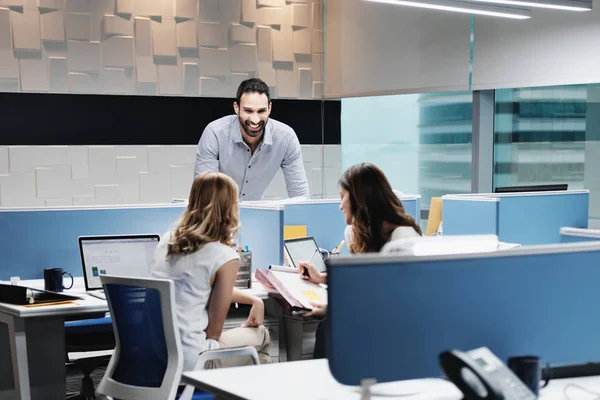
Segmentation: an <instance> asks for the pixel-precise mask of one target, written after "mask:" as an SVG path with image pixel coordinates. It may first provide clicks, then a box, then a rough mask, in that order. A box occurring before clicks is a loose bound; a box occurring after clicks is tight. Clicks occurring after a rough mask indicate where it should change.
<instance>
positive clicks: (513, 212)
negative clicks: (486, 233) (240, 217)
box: [498, 190, 590, 245]
mask: <svg viewBox="0 0 600 400" xmlns="http://www.w3.org/2000/svg"><path fill="white" fill-rule="evenodd" d="M589 199H590V194H589V191H587V190H585V191H584V190H580V191H575V190H574V191H567V192H551V193H547V194H543V193H535V194H534V193H528V194H518V195H517V194H504V195H503V196H502V197H500V208H499V209H498V214H499V218H498V222H499V226H498V237H499V238H500V240H501V241H503V242H510V243H521V244H528V245H529V244H549V243H560V242H561V237H560V228H562V227H564V226H571V227H574V228H587V226H588V208H589Z"/></svg>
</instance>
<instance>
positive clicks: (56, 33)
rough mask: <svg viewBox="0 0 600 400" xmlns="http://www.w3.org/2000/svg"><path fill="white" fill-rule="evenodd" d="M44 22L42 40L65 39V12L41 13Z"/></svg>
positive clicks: (58, 40) (41, 20)
mask: <svg viewBox="0 0 600 400" xmlns="http://www.w3.org/2000/svg"><path fill="white" fill-rule="evenodd" d="M40 22H41V24H42V40H47V41H51V42H64V41H65V13H64V11H53V12H48V13H44V14H41V15H40Z"/></svg>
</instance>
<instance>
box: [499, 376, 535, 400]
mask: <svg viewBox="0 0 600 400" xmlns="http://www.w3.org/2000/svg"><path fill="white" fill-rule="evenodd" d="M492 376H493V377H494V379H496V380H497V381H498V383H500V385H501V386H502V388H503V390H504V398H505V399H507V400H508V399H510V400H513V399H514V400H535V399H536V397H535V395H534V394H533V392H531V390H529V388H528V387H527V386H525V384H524V383H523V382H521V381H520V380H519V379H518V378H517V377H515V375H514V374H512V372H510V370H507V369H504V368H501V369H499V370H496V371H494V372H492Z"/></svg>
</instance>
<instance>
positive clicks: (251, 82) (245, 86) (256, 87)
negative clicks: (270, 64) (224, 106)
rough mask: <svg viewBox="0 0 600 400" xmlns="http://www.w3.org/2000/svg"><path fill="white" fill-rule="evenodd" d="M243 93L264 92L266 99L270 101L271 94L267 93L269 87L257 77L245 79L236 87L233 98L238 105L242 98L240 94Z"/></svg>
mask: <svg viewBox="0 0 600 400" xmlns="http://www.w3.org/2000/svg"><path fill="white" fill-rule="evenodd" d="M244 93H259V94H266V95H267V100H269V101H271V95H270V94H269V87H268V86H267V84H266V83H264V82H263V81H261V80H260V79H258V78H250V79H246V80H245V81H243V82H242V83H240V86H239V87H238V90H237V96H236V98H235V101H236V102H237V104H238V105H240V100H241V99H242V95H243V94H244Z"/></svg>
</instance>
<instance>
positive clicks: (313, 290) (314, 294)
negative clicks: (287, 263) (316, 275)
mask: <svg viewBox="0 0 600 400" xmlns="http://www.w3.org/2000/svg"><path fill="white" fill-rule="evenodd" d="M270 273H271V274H273V276H274V277H275V279H277V281H279V282H280V283H281V285H282V286H283V287H284V288H285V291H286V292H287V293H288V294H289V295H290V296H291V297H292V298H294V299H295V300H297V301H298V302H299V303H300V304H301V305H302V307H304V308H306V309H309V310H312V309H313V308H314V307H313V306H312V305H311V304H310V302H311V301H319V302H326V301H327V290H326V289H325V288H323V287H321V286H320V285H317V284H316V283H312V282H309V281H307V280H304V279H302V278H301V277H300V274H298V273H289V272H282V271H273V270H271V271H270Z"/></svg>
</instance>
